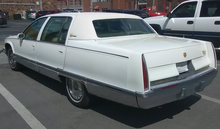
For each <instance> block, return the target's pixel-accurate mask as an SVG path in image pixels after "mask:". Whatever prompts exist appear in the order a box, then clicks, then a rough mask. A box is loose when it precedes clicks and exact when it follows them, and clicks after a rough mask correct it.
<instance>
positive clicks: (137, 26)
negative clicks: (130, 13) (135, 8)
mask: <svg viewBox="0 0 220 129" xmlns="http://www.w3.org/2000/svg"><path fill="white" fill-rule="evenodd" d="M93 25H94V28H95V31H96V34H97V36H98V37H114V36H126V35H140V34H149V33H154V31H153V30H152V29H151V28H150V27H149V26H148V25H147V24H146V23H145V22H144V21H143V20H141V19H104V20H94V21H93Z"/></svg>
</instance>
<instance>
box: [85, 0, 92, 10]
mask: <svg viewBox="0 0 220 129" xmlns="http://www.w3.org/2000/svg"><path fill="white" fill-rule="evenodd" d="M90 4H91V1H90V0H83V12H90V11H91V8H92V7H91V6H90Z"/></svg>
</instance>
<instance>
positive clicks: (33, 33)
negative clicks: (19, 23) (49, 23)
mask: <svg viewBox="0 0 220 129" xmlns="http://www.w3.org/2000/svg"><path fill="white" fill-rule="evenodd" d="M46 19H47V17H45V18H41V19H39V20H37V21H35V22H33V23H32V24H31V25H30V26H28V27H27V28H26V29H25V30H24V32H23V33H24V34H25V37H24V39H26V40H36V39H37V36H38V33H39V31H40V29H41V26H42V25H43V24H44V22H45V20H46Z"/></svg>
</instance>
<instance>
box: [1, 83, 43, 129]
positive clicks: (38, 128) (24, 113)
mask: <svg viewBox="0 0 220 129" xmlns="http://www.w3.org/2000/svg"><path fill="white" fill-rule="evenodd" d="M0 94H2V96H3V97H4V98H5V99H6V100H7V101H8V103H10V104H11V106H12V107H13V108H14V109H15V110H16V111H17V112H18V114H20V116H21V117H22V118H23V119H24V120H25V121H26V122H27V124H28V125H29V126H30V127H31V128H32V129H46V128H45V127H44V126H43V125H42V124H41V123H40V122H39V121H38V120H37V118H35V117H34V116H33V115H32V114H31V113H30V112H29V111H28V110H27V109H26V108H25V107H24V106H23V105H22V104H21V103H20V102H19V101H18V100H17V99H16V98H15V97H14V96H13V95H12V94H11V93H10V92H9V91H8V90H7V89H6V88H5V87H4V86H3V85H2V84H1V83H0Z"/></svg>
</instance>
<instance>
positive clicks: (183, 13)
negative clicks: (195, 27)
mask: <svg viewBox="0 0 220 129" xmlns="http://www.w3.org/2000/svg"><path fill="white" fill-rule="evenodd" d="M196 5H197V2H189V3H185V4H182V5H180V6H179V7H178V8H177V9H176V10H175V11H174V12H173V17H175V18H178V17H194V15H195V11H196Z"/></svg>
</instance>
